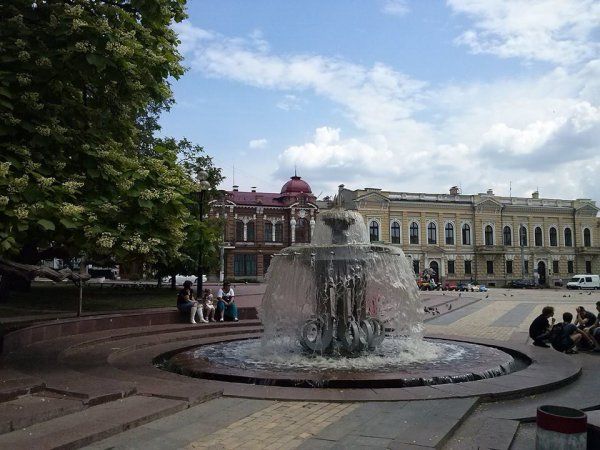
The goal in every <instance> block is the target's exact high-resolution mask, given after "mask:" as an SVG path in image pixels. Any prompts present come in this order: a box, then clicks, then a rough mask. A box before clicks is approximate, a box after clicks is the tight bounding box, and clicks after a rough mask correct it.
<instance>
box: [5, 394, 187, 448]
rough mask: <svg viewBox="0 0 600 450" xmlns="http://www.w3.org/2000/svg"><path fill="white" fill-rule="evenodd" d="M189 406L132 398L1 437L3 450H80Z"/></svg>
mask: <svg viewBox="0 0 600 450" xmlns="http://www.w3.org/2000/svg"><path fill="white" fill-rule="evenodd" d="M186 407H187V404H186V403H185V402H181V401H177V400H169V399H164V398H156V397H143V396H133V397H129V398H125V399H121V400H117V401H114V402H110V403H105V404H102V405H98V406H94V407H91V408H88V409H85V410H83V411H79V412H76V413H72V414H67V415H64V416H61V417H58V418H55V419H51V420H48V421H45V422H42V423H37V424H35V425H32V426H30V427H27V428H25V429H21V430H18V431H13V432H11V433H6V434H3V435H0V448H6V449H11V450H20V449H24V450H25V449H31V450H35V449H48V448H63V449H65V448H79V447H82V446H84V445H87V444H91V443H92V442H96V441H98V440H100V439H105V438H107V437H109V436H112V435H114V434H117V433H120V432H123V431H125V430H128V429H130V428H134V427H137V426H140V425H142V424H145V423H148V422H151V421H153V420H156V419H158V418H161V417H164V416H167V415H170V414H173V413H175V412H178V411H181V410H183V409H185V408H186Z"/></svg>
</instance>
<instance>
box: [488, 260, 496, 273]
mask: <svg viewBox="0 0 600 450" xmlns="http://www.w3.org/2000/svg"><path fill="white" fill-rule="evenodd" d="M486 262H487V264H486V265H487V273H488V275H489V274H492V273H494V261H486Z"/></svg>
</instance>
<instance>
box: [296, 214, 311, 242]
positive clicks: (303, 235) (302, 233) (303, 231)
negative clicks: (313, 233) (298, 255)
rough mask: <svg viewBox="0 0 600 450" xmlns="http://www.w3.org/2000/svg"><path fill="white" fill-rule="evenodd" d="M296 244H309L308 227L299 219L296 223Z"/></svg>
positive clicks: (307, 224)
mask: <svg viewBox="0 0 600 450" xmlns="http://www.w3.org/2000/svg"><path fill="white" fill-rule="evenodd" d="M296 242H299V243H308V242H310V225H309V223H308V220H306V219H303V218H300V219H298V220H297V221H296Z"/></svg>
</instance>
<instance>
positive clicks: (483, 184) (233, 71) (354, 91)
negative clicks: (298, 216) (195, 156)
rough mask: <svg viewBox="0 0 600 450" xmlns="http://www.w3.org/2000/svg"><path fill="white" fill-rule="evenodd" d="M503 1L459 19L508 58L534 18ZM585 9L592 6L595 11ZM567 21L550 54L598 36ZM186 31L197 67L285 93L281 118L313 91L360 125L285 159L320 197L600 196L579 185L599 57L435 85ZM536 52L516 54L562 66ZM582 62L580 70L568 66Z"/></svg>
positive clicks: (588, 162)
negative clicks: (390, 193) (398, 192)
mask: <svg viewBox="0 0 600 450" xmlns="http://www.w3.org/2000/svg"><path fill="white" fill-rule="evenodd" d="M565 1H566V0H565ZM504 3H505V2H496V1H495V0H494V1H490V3H489V4H490V5H496V6H495V7H496V9H494V8H492V7H491V6H490V7H489V8H487V7H486V6H485V5H487V4H488V3H487V2H485V3H484V2H483V1H481V2H478V1H475V0H470V1H467V0H450V4H451V5H452V6H453V7H454V8H455V10H457V11H460V12H465V13H467V12H468V13H469V14H471V15H472V16H473V17H474V18H476V19H478V20H479V22H476V24H475V25H474V26H475V28H476V30H475V32H476V33H479V34H477V35H476V37H477V39H476V40H474V41H473V42H474V43H475V42H477V43H478V45H479V44H481V45H483V44H485V45H486V46H487V45H488V44H489V43H490V42H492V41H493V42H494V43H495V44H494V45H497V48H496V47H493V48H492V47H490V46H488V47H485V48H486V50H485V51H490V52H492V50H493V52H496V53H497V54H499V55H500V56H505V54H503V53H501V50H500V49H501V48H504V49H505V50H506V49H508V47H506V45H508V44H507V42H508V40H509V38H510V37H511V36H513V35H514V36H521V37H526V38H527V39H530V37H527V34H526V30H527V26H526V25H527V24H529V23H530V21H532V20H533V19H532V17H530V13H529V12H524V15H525V16H526V17H523V18H522V19H521V20H522V23H521V22H520V21H519V20H518V17H517V16H516V15H515V14H516V12H513V10H512V9H510V13H508V12H506V11H507V9H506V8H507V7H506V6H505V5H504ZM506 3H511V4H513V3H514V2H506ZM538 3H540V2H536V3H535V5H538ZM535 5H534V9H535ZM581 5H583V6H582V7H581V8H583V7H584V6H585V7H587V8H591V6H590V5H589V2H585V1H584V2H581ZM582 11H584V10H581V9H580V12H582ZM585 11H588V10H585ZM588 12H589V11H588ZM582 14H583V12H582ZM567 16H568V17H571V19H570V21H567V22H568V23H569V24H570V25H569V26H568V27H567V28H566V30H567V31H565V33H566V34H565V33H563V34H557V33H556V32H555V31H554V30H555V29H560V30H562V29H565V27H564V26H561V25H560V24H558V23H555V22H557V21H559V19H560V17H554V16H552V18H553V19H552V20H551V21H550V22H551V23H550V24H546V25H544V26H542V27H541V28H542V31H540V32H541V33H542V34H544V33H545V35H547V36H549V39H551V40H553V41H552V43H553V48H551V49H549V50H548V51H557V52H558V51H559V47H560V46H559V45H554V40H561V39H562V41H564V43H565V45H569V46H571V45H574V47H572V48H573V49H575V50H577V48H579V44H580V43H584V41H585V39H586V37H587V36H588V34H589V29H590V28H589V26H590V25H589V24H588V21H587V19H576V18H575V17H574V16H573V15H572V14H571V15H569V14H567ZM499 18H500V19H499ZM553 21H554V22H553ZM488 22H489V24H488ZM552 24H553V25H552ZM503 26H506V27H508V28H507V30H508V31H506V30H505V31H502V30H503V29H504V28H503ZM531 26H533V25H531ZM185 29H186V32H185V33H184V35H183V36H182V40H183V39H188V40H189V41H188V42H186V43H185V48H186V50H187V52H186V56H187V58H188V63H191V65H192V68H194V69H196V70H198V71H201V73H203V74H205V75H207V76H212V77H218V78H224V79H228V80H232V81H236V82H239V83H242V84H246V85H250V86H254V87H259V88H263V89H269V90H276V91H282V92H283V93H284V94H283V95H284V97H283V99H282V101H281V102H279V103H278V105H277V106H278V107H279V108H281V109H286V108H287V110H290V109H293V108H294V106H293V105H295V104H296V103H295V102H296V101H299V99H300V98H301V97H300V95H301V93H303V92H305V91H310V92H311V93H313V94H314V95H317V96H320V97H322V98H326V99H328V100H329V101H331V102H333V103H334V104H336V105H337V106H338V107H339V109H340V110H341V111H342V112H343V114H345V115H346V116H347V117H348V118H349V119H350V120H351V121H352V123H353V124H354V129H351V127H349V129H344V130H341V129H339V128H336V127H327V126H323V127H320V128H318V129H317V130H316V132H315V135H314V136H313V137H312V138H310V139H307V140H306V142H304V143H300V144H297V145H290V146H289V147H288V148H286V149H285V150H284V151H283V152H282V153H281V154H280V155H279V157H278V164H279V168H278V170H277V174H278V175H279V176H280V177H287V176H289V173H291V172H292V171H293V167H294V166H297V167H298V169H299V170H300V172H301V173H302V176H303V177H304V178H306V179H307V180H308V181H309V182H311V185H313V189H314V190H318V189H320V188H322V187H326V188H327V189H331V190H333V189H335V186H337V184H339V183H345V184H347V185H351V186H354V187H363V186H367V185H368V186H380V187H382V188H387V189H403V190H413V191H426V192H432V191H433V192H439V191H445V190H446V188H447V187H449V186H451V185H454V184H459V183H461V184H462V186H463V190H464V191H465V192H480V191H482V190H484V189H486V188H488V187H492V188H495V190H496V192H500V193H505V194H507V193H508V185H509V181H511V180H512V182H513V183H512V186H513V191H512V192H513V195H524V194H526V193H527V192H531V190H532V188H533V187H535V186H540V188H541V189H542V192H543V193H545V194H543V195H548V196H555V197H569V196H570V197H581V196H589V197H594V198H597V199H600V183H597V182H590V181H589V180H588V181H586V180H584V179H582V177H581V173H582V170H584V168H586V167H598V165H599V164H600V163H599V157H598V156H596V155H598V154H600V147H599V144H598V143H599V142H600V112H599V105H600V59H590V58H589V56H588V53H587V52H586V51H582V52H579V53H577V52H575V53H574V56H575V59H573V60H569V61H568V62H569V64H568V65H566V66H565V65H558V64H557V65H555V67H554V68H551V69H550V70H548V71H547V72H546V73H544V74H542V75H540V76H531V75H530V76H527V77H524V76H520V77H516V76H515V77H513V78H505V79H498V80H494V81H490V82H487V83H484V82H478V83H468V84H467V83H459V82H453V83H451V84H448V85H444V86H429V85H427V83H425V82H423V81H420V80H416V79H414V78H412V77H410V76H409V75H406V74H404V73H401V72H399V71H397V70H395V69H394V68H392V67H390V66H388V65H385V64H381V63H375V64H373V65H372V66H368V67H367V66H364V65H359V64H355V63H352V62H350V61H347V60H344V59H341V58H333V57H325V56H321V55H309V54H296V55H295V54H287V55H277V54H273V53H272V51H271V50H269V46H268V43H266V42H257V40H258V41H264V37H263V36H262V35H259V36H254V37H250V38H244V39H239V38H235V39H231V38H227V37H224V36H220V35H217V34H215V33H212V32H208V31H204V32H202V31H200V32H197V33H196V32H193V31H191V30H190V29H189V26H188V25H186V28H185ZM481 33H483V34H481ZM482 36H483V38H485V39H483V40H481V39H482ZM563 36H567V38H568V39H567V38H564V39H563ZM571 36H578V39H579V41H577V40H573V39H570V37H571ZM511 39H512V38H511ZM490 40H491V41H490ZM488 41H489V42H488ZM571 41H573V42H571ZM529 44H530V46H531V48H529V49H527V48H526V46H523V47H522V48H521V50H520V51H521V53H518V52H516V51H515V53H514V55H513V56H519V57H521V58H524V59H533V58H537V59H545V60H548V61H553V60H554V59H555V58H559V53H556V54H552V55H546V54H545V53H543V52H541V51H542V50H543V49H542V48H537V47H535V46H536V43H535V42H530V43H529ZM588 44H590V45H589V48H594V46H593V45H592V43H590V42H588ZM473 45H475V44H473ZM551 47H552V46H551ZM583 47H585V46H584V45H581V48H583ZM472 48H474V47H472ZM481 49H482V50H481V51H484V48H483V47H482V48H481ZM503 51H504V50H503ZM506 51H508V50H506ZM562 51H566V50H560V52H562ZM540 52H541V53H540ZM506 55H507V53H506ZM586 58H587V59H586ZM575 60H577V61H579V64H577V65H572V64H570V63H571V62H573V61H575ZM306 109H307V111H308V112H310V111H309V109H308V108H306ZM588 172H589V171H588V170H585V173H588ZM502 190H503V191H502Z"/></svg>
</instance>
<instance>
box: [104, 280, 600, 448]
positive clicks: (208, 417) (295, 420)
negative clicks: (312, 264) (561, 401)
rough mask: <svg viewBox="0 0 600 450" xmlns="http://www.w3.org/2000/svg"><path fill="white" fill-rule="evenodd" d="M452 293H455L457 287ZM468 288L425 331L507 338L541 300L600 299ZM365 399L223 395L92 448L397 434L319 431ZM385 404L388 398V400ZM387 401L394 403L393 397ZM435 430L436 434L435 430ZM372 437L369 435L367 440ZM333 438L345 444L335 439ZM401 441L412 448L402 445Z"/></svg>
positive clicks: (560, 307) (294, 442)
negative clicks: (456, 305) (465, 299)
mask: <svg viewBox="0 0 600 450" xmlns="http://www.w3.org/2000/svg"><path fill="white" fill-rule="evenodd" d="M435 295H440V296H443V295H446V298H447V297H448V293H442V292H433V293H432V292H429V293H427V294H426V296H427V297H428V298H431V297H432V296H435ZM451 295H452V296H454V295H455V293H452V294H451ZM464 295H468V296H469V297H478V298H480V299H481V300H480V301H478V302H476V303H473V304H470V305H468V306H465V307H463V308H460V309H457V310H454V311H444V312H447V314H444V315H440V316H439V317H436V318H434V319H432V320H431V321H429V322H427V324H426V326H425V328H426V332H427V333H440V334H446V335H454V336H457V337H459V336H464V337H473V338H486V339H495V340H500V341H507V340H510V339H511V338H513V335H514V334H515V333H519V334H520V335H521V336H523V332H526V331H527V329H528V327H529V324H530V323H531V321H532V320H533V319H534V318H535V317H536V316H537V315H539V314H540V312H541V309H542V307H543V306H545V305H551V306H554V308H555V309H556V313H555V317H556V319H557V321H559V320H561V316H562V313H563V312H565V311H570V312H572V313H575V308H576V307H577V306H579V305H581V306H584V307H586V309H590V310H592V311H595V302H597V301H599V300H600V292H598V291H595V292H581V293H580V292H575V291H573V292H570V291H566V290H554V289H552V290H550V289H547V290H508V289H493V290H490V291H489V292H487V293H468V294H467V293H465V294H464ZM442 308H443V307H442ZM400 403H401V402H395V403H392V404H395V405H396V406H395V407H396V408H400V407H401V404H400ZM426 403H427V404H433V403H431V402H429V403H428V402H423V405H422V406H419V408H416V409H415V406H416V405H414V404H413V406H411V408H409V409H407V410H406V411H407V412H408V411H412V413H413V414H417V413H420V411H425V412H426V411H427V406H426V405H425V404H426ZM364 405H365V404H361V403H326V402H319V403H316V402H279V401H264V400H243V399H233V398H227V399H225V398H222V399H217V400H212V401H210V402H207V403H204V404H201V405H198V406H195V407H192V408H190V409H189V410H187V411H184V412H182V413H178V414H175V415H173V416H169V417H167V418H164V419H160V420H157V421H155V422H152V423H150V424H147V425H144V426H141V427H138V428H136V429H133V430H130V431H127V432H125V433H122V434H120V435H117V436H113V437H111V438H109V439H107V440H105V441H101V442H98V443H96V444H94V445H93V446H92V448H95V449H107V448H145V449H147V448H188V449H234V448H236V449H265V448H267V449H269V448H272V449H288V448H289V449H291V448H298V447H302V448H386V447H388V446H389V445H390V443H391V442H392V440H391V439H390V436H387V437H386V435H385V434H382V435H381V436H370V437H368V436H367V437H365V436H358V437H356V439H358V440H355V441H354V442H350V441H339V440H338V441H336V442H334V441H331V442H330V441H327V440H319V439H318V435H319V433H321V435H323V433H325V434H327V433H330V431H328V430H332V429H334V430H335V429H336V428H337V429H338V430H341V431H343V429H345V428H344V427H346V426H347V424H348V423H349V421H352V420H354V419H353V416H356V415H357V414H359V413H360V412H361V411H363V410H364V412H365V419H364V420H367V418H369V416H370V415H371V412H369V410H366V409H364V408H365V406H364ZM379 405H385V403H380V404H379ZM387 405H390V403H388V404H387ZM386 407H390V406H377V407H374V408H376V409H374V410H373V411H372V413H373V414H382V415H381V417H382V418H385V417H386V414H389V412H385V414H384V413H383V412H382V411H379V409H382V408H386ZM440 407H442V406H440ZM360 408H363V409H360ZM443 409H446V408H445V407H444V408H443ZM427 414H431V413H427ZM378 417H379V416H378ZM398 418H400V416H399V417H398ZM413 419H414V418H413ZM413 419H410V420H413ZM361 420H363V419H361ZM382 420H383V419H382ZM407 420H408V419H407ZM414 420H416V422H415V426H416V424H418V427H423V426H424V424H426V423H427V420H428V419H427V417H425V418H422V417H420V418H417V419H414ZM400 423H404V424H407V423H410V422H407V421H406V420H404V421H403V422H400ZM353 426H355V425H353ZM391 428H393V427H391ZM413 428H414V427H413ZM403 433H404V434H410V432H409V431H403ZM431 434H432V435H433V433H431ZM346 437H347V438H351V437H352V436H350V435H348V436H346ZM340 438H341V435H340ZM361 439H362V441H361ZM367 440H369V442H368V445H367ZM359 441H360V442H359ZM363 441H364V442H363ZM329 444H331V445H329ZM334 444H335V445H337V446H338V447H333V445H334ZM340 445H341V446H340ZM403 445H405V444H403ZM396 447H397V448H405V447H402V446H396ZM406 448H409V447H408V446H407V447H406ZM410 448H413V447H412V446H411V447H410Z"/></svg>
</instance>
